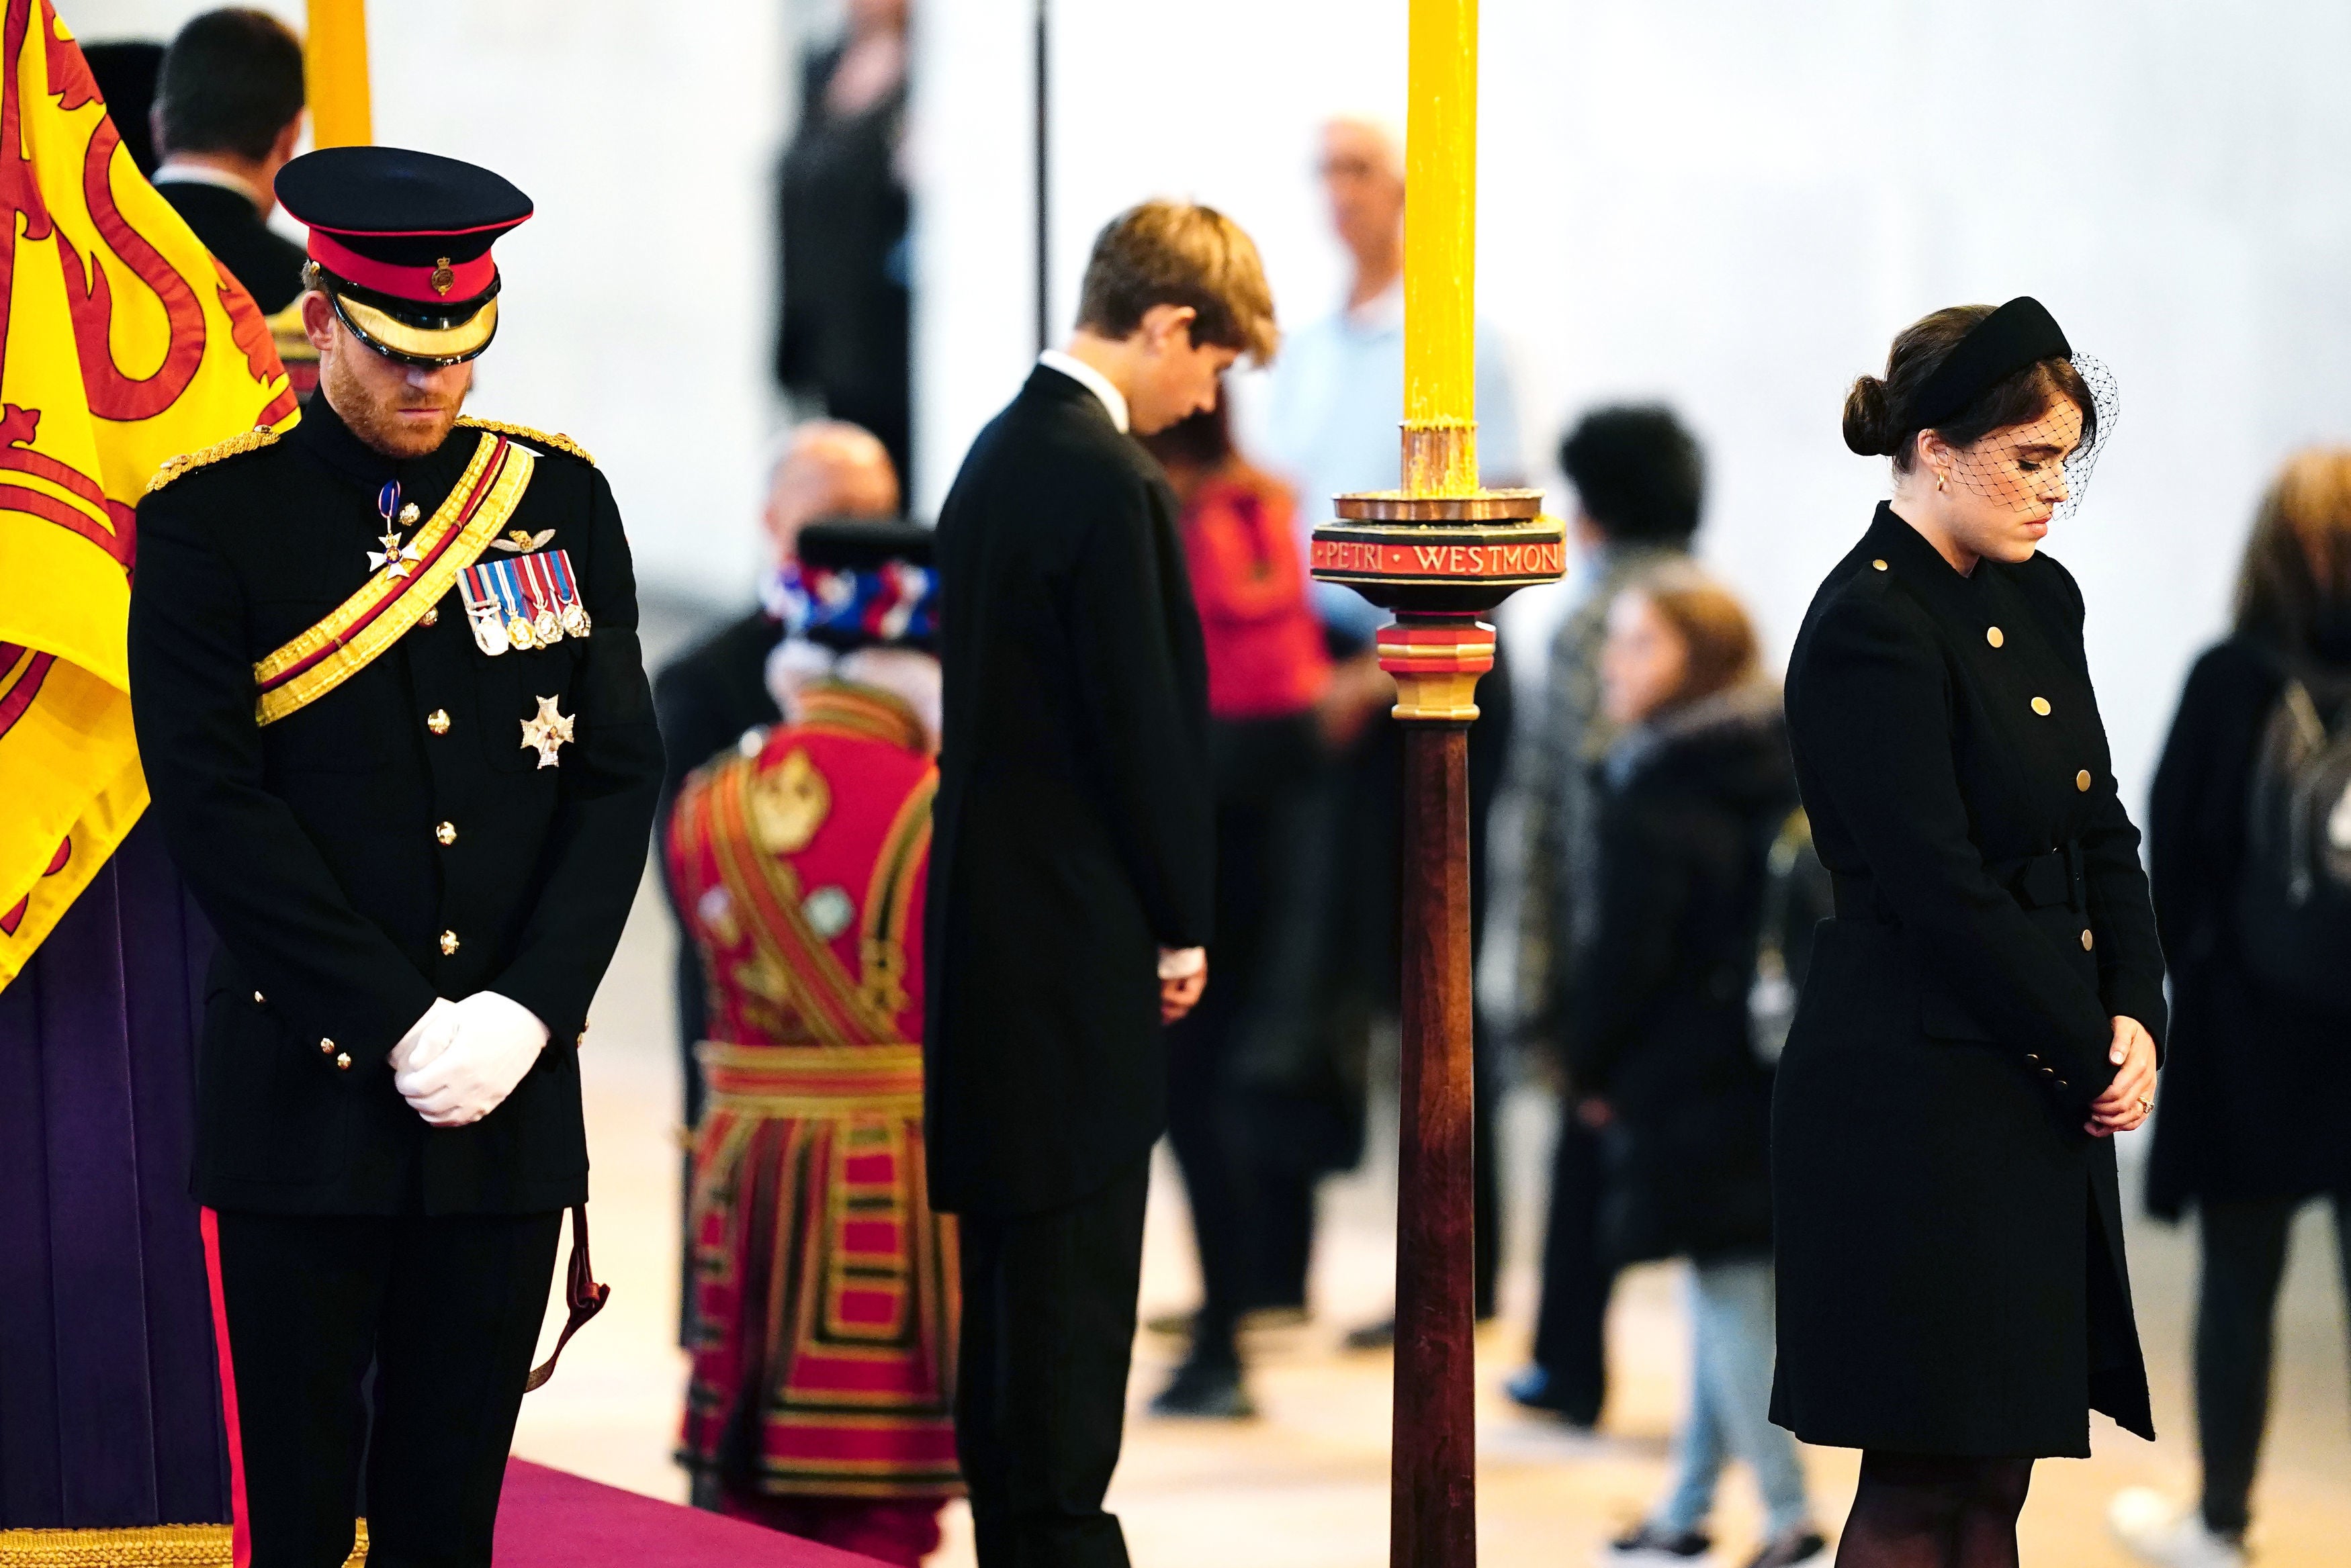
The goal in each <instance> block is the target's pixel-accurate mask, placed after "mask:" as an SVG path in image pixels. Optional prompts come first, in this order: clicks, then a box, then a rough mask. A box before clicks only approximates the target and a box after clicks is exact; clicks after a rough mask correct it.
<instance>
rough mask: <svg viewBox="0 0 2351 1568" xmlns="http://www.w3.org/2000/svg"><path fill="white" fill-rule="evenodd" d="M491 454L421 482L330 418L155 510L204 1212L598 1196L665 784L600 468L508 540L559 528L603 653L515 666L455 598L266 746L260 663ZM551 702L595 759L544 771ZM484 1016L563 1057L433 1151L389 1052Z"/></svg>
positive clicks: (518, 1208) (310, 407)
mask: <svg viewBox="0 0 2351 1568" xmlns="http://www.w3.org/2000/svg"><path fill="white" fill-rule="evenodd" d="M481 435H482V432H481V431H478V430H474V429H469V428H466V427H464V426H460V427H459V428H458V429H457V430H456V431H455V432H453V433H452V435H451V436H450V438H449V440H447V441H444V442H443V443H442V445H441V447H440V449H439V450H438V451H436V452H433V453H432V454H431V455H429V456H426V457H422V458H417V459H413V460H411V461H408V462H392V460H390V459H387V458H384V457H381V456H380V455H379V454H377V453H376V452H372V451H371V450H370V449H369V448H367V447H366V446H364V445H362V444H361V443H360V441H359V440H358V438H357V437H355V436H353V435H352V434H351V432H350V430H349V428H348V427H346V426H345V425H344V424H343V422H342V421H341V420H340V419H339V418H337V417H336V414H335V412H334V410H332V409H331V408H329V406H328V404H327V401H326V400H325V398H324V397H323V396H320V397H314V398H312V399H311V400H309V402H308V404H306V405H305V407H304V410H303V418H302V421H301V423H300V424H298V426H296V427H295V429H294V430H293V431H291V432H289V433H288V434H287V436H285V437H284V438H282V439H281V440H279V441H277V442H276V443H275V444H273V445H270V446H266V447H264V448H262V449H260V450H258V451H255V452H246V453H244V454H241V455H238V456H235V457H230V458H226V459H224V460H222V461H219V462H214V463H212V464H209V465H207V466H205V467H203V468H199V469H197V470H196V471H194V472H191V473H188V474H186V475H184V476H183V477H182V478H180V479H178V480H176V481H174V482H172V483H171V484H169V485H167V486H165V487H164V488H163V489H162V490H159V491H156V492H154V493H152V494H150V495H149V496H147V497H146V499H145V500H144V501H142V502H141V504H140V507H139V567H138V573H137V576H136V578H135V580H134V583H133V586H132V589H131V708H132V713H133V716H134V718H135V721H136V722H137V725H138V730H139V747H140V753H141V758H142V760H143V762H144V763H145V765H146V770H147V779H148V784H149V787H150V788H151V790H152V794H153V797H154V810H155V815H156V816H157V818H158V820H159V821H160V822H161V823H162V828H163V832H164V834H165V836H166V837H167V838H168V840H169V841H170V843H171V846H172V856H173V857H174V858H175V859H176V860H177V861H178V863H179V866H180V869H181V871H182V873H183V875H184V876H185V877H187V879H188V883H189V885H190V887H191V888H193V891H194V893H195V896H196V898H197V901H198V902H199V903H201V904H202V905H203V906H204V913H205V914H206V915H208V916H210V917H211V919H212V922H213V925H214V929H217V930H218V931H219V933H220V940H221V949H220V953H219V956H218V958H217V959H216V960H215V961H214V965H213V969H212V971H211V974H210V977H209V979H208V980H207V981H206V984H205V988H204V989H205V1006H204V1039H203V1044H202V1047H201V1050H200V1053H199V1057H198V1064H197V1086H196V1097H197V1107H196V1116H197V1122H196V1175H195V1191H196V1196H197V1198H198V1199H200V1200H201V1201H203V1202H204V1203H207V1204H210V1205H212V1206H214V1207H215V1208H220V1209H244V1210H263V1211H274V1212H279V1213H309V1214H393V1213H402V1212H415V1211H417V1210H419V1209H420V1208H421V1210H422V1211H423V1212H425V1213H428V1214H437V1213H526V1212H530V1211H534V1210H552V1209H559V1208H562V1207H564V1206H565V1205H568V1204H571V1203H576V1202H580V1201H582V1200H584V1199H585V1198H586V1197H587V1183H588V1149H587V1138H586V1133H585V1129H584V1127H583V1126H582V1123H581V1120H580V1064H579V1061H578V1057H577V1054H576V1050H577V1045H578V1043H579V1041H580V1036H581V1034H582V1032H583V1031H584V1029H585V1028H586V1023H587V1012H588V1004H589V1000H590V997H592V996H593V995H594V993H595V991H596V985H597V982H598V981H600V980H601V978H602V977H603V973H604V969H605V966H606V964H607V963H609V962H610V961H611V956H612V950H613V948H614V947H615V946H616V945H617V944H618V943H619V941H620V937H621V928H622V923H623V922H624V921H625V920H626V919H627V917H628V911H629V904H630V901H631V899H632V897H633V896H634V894H635V891H636V887H637V880H638V877H639V874H640V873H641V871H642V869H643V865H644V856H645V848H646V829H647V827H648V826H650V824H651V821H652V817H653V796H654V793H655V791H656V789H657V788H658V786H659V784H660V777H661V742H660V740H659V737H658V735H657V733H656V732H655V730H654V726H653V702H652V698H651V696H650V694H649V693H648V691H646V687H645V677H644V670H643V663H642V661H641V659H640V657H639V654H638V649H637V607H636V586H635V581H634V578H633V576H632V571H631V567H630V563H629V547H628V542H627V540H626V538H625V537H624V536H623V535H622V528H621V517H620V514H619V512H618V510H617V509H616V508H615V507H614V505H613V504H612V493H611V488H610V487H609V486H608V485H606V483H604V477H603V475H602V474H601V473H599V472H597V471H596V470H595V469H594V468H593V467H592V466H591V465H590V464H589V463H587V462H582V461H580V459H578V458H576V457H572V456H569V455H567V454H566V453H564V452H559V451H552V450H550V451H547V452H542V453H541V455H540V456H539V458H538V467H537V470H536V472H534V473H533V475H532V478H531V481H530V486H529V489H528V491H527V492H526V493H525V494H524V496H523V498H522V501H521V504H520V505H519V506H517V509H516V511H515V513H514V515H513V518H512V520H511V522H510V524H508V525H509V526H510V527H513V528H521V529H528V530H529V531H530V532H532V533H534V534H536V533H538V532H539V531H540V530H543V529H550V528H551V529H553V530H554V531H555V535H554V538H553V539H552V540H551V541H550V542H549V547H553V548H561V549H564V550H567V551H569V555H570V559H571V565H572V567H573V570H574V572H575V574H576V575H577V578H578V581H579V584H580V591H581V594H582V596H583V597H584V601H585V604H586V607H587V609H588V612H589V615H590V617H591V618H592V623H593V624H592V632H591V635H590V637H588V638H586V639H580V638H569V637H567V638H565V639H563V640H562V641H560V642H559V643H557V644H555V645H554V646H553V647H549V648H541V649H532V650H529V651H521V650H516V651H509V652H507V653H505V654H502V655H499V656H498V657H496V658H491V657H488V656H486V655H485V654H483V653H482V652H481V651H480V650H479V649H477V648H476V647H475V643H474V640H473V637H472V635H471V633H470V632H469V630H468V628H467V626H466V619H465V609H464V607H463V603H462V599H461V597H460V595H459V594H458V592H457V591H456V590H455V589H452V590H451V591H450V592H449V593H448V594H446V595H445V596H444V597H443V598H442V599H441V601H440V602H439V604H438V605H437V607H435V611H434V624H433V625H431V626H425V625H422V624H420V625H417V626H414V627H413V628H410V630H409V631H408V632H407V634H406V635H405V636H403V637H402V639H400V640H399V641H398V642H397V643H395V644H394V645H393V646H392V648H391V649H388V650H387V651H385V652H384V653H383V654H382V655H381V657H379V658H378V659H375V660H374V662H372V663H371V664H369V665H368V666H367V667H366V668H365V669H364V670H360V672H359V673H358V674H357V675H355V676H353V677H351V678H350V680H346V681H345V682H344V683H343V684H341V685H340V686H338V687H336V688H335V689H334V690H332V691H329V692H327V693H326V694H325V695H323V696H320V697H319V698H318V699H316V700H315V701H312V702H311V703H309V704H308V706H307V707H304V708H302V709H301V710H300V711H298V712H295V713H292V714H290V715H288V716H287V717H286V718H283V719H281V720H279V721H278V722H276V723H274V724H270V725H268V726H267V727H266V728H265V727H261V726H260V725H258V724H257V722H256V719H255V716H254V677H253V666H254V663H255V662H256V660H258V659H262V658H264V657H266V655H268V654H269V653H271V652H272V651H274V650H275V649H277V648H278V647H280V646H281V645H283V644H284V643H286V642H287V641H288V640H289V639H292V638H293V637H295V636H296V635H297V634H298V633H300V632H301V631H303V630H305V629H306V628H308V627H310V626H312V625H315V624H316V623H317V622H319V620H321V619H323V618H325V617H326V616H327V615H328V613H329V611H331V610H333V609H334V608H335V607H336V606H338V605H339V604H340V603H341V602H342V601H343V600H345V599H346V598H348V597H350V595H351V594H352V593H354V592H355V591H357V590H358V588H359V587H360V585H361V584H362V583H363V582H364V581H365V580H366V579H367V577H368V576H370V567H369V565H368V559H367V555H368V552H369V550H371V549H372V548H374V547H376V535H380V534H381V533H382V531H383V524H382V522H381V519H380V518H379V517H378V515H377V513H376V493H377V490H378V487H379V486H380V485H381V483H383V482H384V481H385V480H386V479H389V478H393V477H397V478H398V479H399V480H400V482H401V484H402V492H403V497H404V499H406V500H410V501H413V502H415V503H417V504H418V505H419V506H420V507H421V509H422V511H423V515H425V516H428V517H429V516H430V515H431V514H432V513H433V510H434V507H436V506H437V505H438V504H440V502H441V501H442V499H443V498H444V496H445V495H446V494H447V493H448V492H449V490H450V488H451V487H452V485H453V484H454V483H455V479H456V477H457V475H458V473H459V472H460V471H461V470H462V469H463V468H464V467H465V462H466V460H467V459H468V458H469V457H470V456H471V455H472V453H473V451H474V448H475V443H476V442H477V441H479V440H480V439H481ZM524 444H526V445H533V444H534V443H531V442H529V441H525V442H524ZM549 696H553V697H556V698H558V699H559V709H560V711H562V712H563V713H565V714H567V715H569V716H571V717H572V718H573V720H574V724H573V733H574V739H573V740H572V742H570V743H569V744H568V745H566V746H564V747H562V748H561V750H560V751H559V753H558V755H559V758H560V762H559V765H557V766H555V767H549V768H541V767H539V766H538V753H536V752H533V751H529V750H526V749H524V748H523V747H522V745H521V744H520V736H521V724H522V722H523V721H525V720H527V719H529V718H531V717H532V716H533V715H535V714H536V713H537V712H538V700H539V699H540V698H543V697H549ZM444 823H445V824H447V825H449V826H450V827H451V828H453V829H454V837H453V839H452V841H451V842H449V843H447V844H446V845H444V844H443V843H441V842H439V837H438V835H437V832H436V830H437V829H438V827H439V826H440V825H442V824H444ZM444 933H448V934H450V935H451V936H453V937H454V938H455V943H454V947H455V950H454V951H448V952H444V945H448V944H444V940H443V937H444ZM476 991H496V992H500V993H502V994H504V995H506V996H507V997H510V998H512V999H513V1000H514V1001H516V1002H520V1003H522V1004H523V1005H524V1006H525V1007H528V1008H529V1009H530V1010H531V1012H534V1013H536V1014H538V1017H539V1019H540V1021H541V1022H543V1023H546V1025H547V1026H548V1029H549V1033H550V1036H551V1038H550V1040H549V1044H548V1047H547V1049H546V1050H545V1051H543V1052H542V1053H540V1054H539V1057H538V1062H537V1064H535V1065H534V1066H533V1067H532V1068H531V1070H530V1072H529V1073H528V1075H525V1077H524V1078H523V1081H522V1082H521V1083H520V1084H518V1085H516V1087H515V1090H514V1093H513V1094H512V1095H511V1096H509V1097H508V1098H507V1101H506V1102H505V1103H504V1104H503V1105H501V1106H498V1107H497V1109H496V1110H494V1111H492V1112H491V1113H490V1114H489V1115H488V1116H486V1117H484V1118H483V1119H482V1120H480V1121H478V1122H476V1123H475V1124H474V1125H472V1126H470V1127H453V1128H434V1127H427V1126H425V1124H424V1123H423V1121H422V1120H421V1119H420V1118H419V1117H418V1116H417V1115H416V1113H415V1112H414V1111H413V1110H411V1109H409V1108H408V1106H407V1105H406V1104H405V1103H404V1102H403V1101H402V1099H401V1098H400V1096H399V1095H398V1093H397V1092H395V1091H394V1089H393V1088H392V1069H391V1067H390V1066H389V1065H388V1064H386V1063H385V1061H384V1056H385V1054H386V1053H387V1052H388V1051H389V1050H390V1049H391V1048H392V1045H393V1044H394V1043H395V1042H397V1041H398V1040H399V1038H400V1036H401V1035H402V1033H405V1032H406V1031H407V1029H408V1027H409V1025H411V1024H412V1023H415V1022H416V1020H417V1019H418V1017H420V1016H421V1015H422V1014H423V1012H424V1010H425V1009H426V1008H427V1007H428V1006H430V1005H431V1003H432V1002H433V1000H434V997H435V996H442V997H447V998H450V999H452V1000H456V999H460V998H463V997H465V996H466V995H468V994H470V993H472V992H476ZM328 1042H332V1048H331V1049H330V1048H329V1045H328V1044H327V1043H328ZM339 1055H348V1056H349V1058H350V1066H349V1067H348V1068H339V1067H338V1066H337V1057H338V1056H339Z"/></svg>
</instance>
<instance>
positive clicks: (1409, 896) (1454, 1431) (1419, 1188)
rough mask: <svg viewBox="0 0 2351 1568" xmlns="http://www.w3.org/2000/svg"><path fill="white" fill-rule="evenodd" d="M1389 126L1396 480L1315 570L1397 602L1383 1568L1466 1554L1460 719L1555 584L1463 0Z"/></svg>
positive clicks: (1471, 28)
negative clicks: (1508, 371) (1491, 232)
mask: <svg viewBox="0 0 2351 1568" xmlns="http://www.w3.org/2000/svg"><path fill="white" fill-rule="evenodd" d="M1409 47H1410V61H1411V89H1410V90H1411V109H1410V112H1409V116H1408V118H1407V119H1406V122H1405V258H1404V299H1405V327H1404V330H1405V358H1404V387H1403V394H1404V397H1403V404H1404V424H1403V431H1402V451H1401V453H1400V464H1399V466H1400V471H1401V473H1402V478H1403V484H1402V486H1401V488H1399V489H1397V490H1394V491H1383V492H1377V493H1366V494H1353V495H1341V496H1337V497H1335V498H1334V502H1335V505H1336V510H1337V512H1338V514H1339V515H1338V520H1337V521H1335V522H1332V523H1330V524H1325V525H1324V526H1322V527H1321V528H1318V529H1316V530H1315V532H1314V548H1313V570H1314V576H1316V577H1317V578H1319V579H1321V580H1322V581H1324V582H1336V583H1344V584H1346V585H1348V586H1349V587H1353V588H1354V589H1356V591H1358V592H1360V593H1362V594H1363V595H1364V597H1366V598H1369V599H1370V600H1371V601H1372V602H1373V603H1374V604H1377V605H1381V606H1384V607H1386V608H1389V609H1392V610H1394V611H1395V612H1396V618H1395V622H1394V623H1393V624H1391V625H1389V626H1387V627H1385V628H1383V629H1382V630H1381V632H1380V635H1379V659H1380V668H1381V669H1383V670H1386V671H1387V672H1388V673H1389V674H1391V675H1393V676H1394V677H1395V682H1396V699H1397V700H1396V705H1395V710H1394V713H1395V718H1396V719H1397V720H1398V721H1399V722H1402V723H1403V724H1404V726H1405V732H1404V781H1403V797H1402V798H1403V823H1402V833H1403V845H1402V854H1401V857H1400V859H1401V864H1402V870H1403V886H1402V889H1401V892H1402V899H1401V902H1402V910H1403V921H1404V929H1403V933H1402V935H1403V941H1402V953H1403V966H1404V972H1403V975H1402V977H1401V979H1402V992H1403V1019H1402V1023H1403V1036H1404V1060H1403V1074H1402V1101H1403V1103H1402V1107H1401V1126H1400V1127H1399V1139H1398V1142H1399V1155H1398V1167H1397V1192H1396V1337H1395V1449H1394V1459H1393V1461H1392V1463H1393V1473H1392V1480H1391V1501H1390V1514H1389V1562H1390V1563H1391V1564H1392V1565H1393V1568H1472V1565H1473V1564H1474V1563H1476V1562H1477V1556H1478V1539H1477V1537H1478V1521H1477V1475H1476V1469H1477V1432H1476V1423H1475V1411H1474V1404H1475V1397H1476V1388H1477V1383H1476V1379H1477V1362H1476V1346H1475V1343H1474V1339H1473V1334H1474V1330H1475V1326H1476V1325H1475V1322H1474V1316H1473V1307H1472V1297H1473V1293H1474V1291H1473V1279H1474V1273H1475V1263H1474V1259H1473V1247H1474V1239H1475V1220H1474V1203H1473V1199H1472V1179H1471V1171H1472V1163H1471V1162H1472V1158H1473V1154H1474V1151H1473V1149H1472V1147H1471V1131H1470V1129H1471V1126H1472V1121H1471V1114H1470V1106H1471V1096H1472V1093H1473V1086H1474V1085H1473V1079H1472V1065H1471V1059H1470V951H1469V784H1468V726H1469V724H1470V722H1472V721H1474V720H1475V719H1476V718H1477V717H1478V704H1477V701H1476V693H1477V687H1478V678H1479V676H1480V675H1482V674H1484V673H1485V672H1486V671H1487V670H1491V669H1492V668H1493V667H1494V628H1492V627H1491V626H1489V625H1488V624H1487V623H1486V622H1485V621H1483V620H1482V619H1480V618H1479V617H1480V615H1481V614H1482V613H1483V612H1484V611H1487V610H1489V609H1491V608H1493V607H1495V606H1496V605H1498V604H1499V603H1501V601H1502V600H1503V599H1504V598H1505V597H1508V596H1509V595H1510V593H1511V592H1513V591H1514V590H1516V589H1518V588H1520V587H1526V586H1528V585H1530V584H1533V583H1545V582H1552V581H1556V580H1557V579H1558V578H1559V576H1560V575H1561V574H1562V571H1563V570H1564V568H1565V566H1566V539H1565V535H1564V532H1563V530H1562V527H1561V525H1560V523H1559V521H1558V520H1557V519H1556V518H1552V517H1545V516H1543V515H1541V502H1542V497H1541V493H1539V492H1537V491H1532V490H1488V489H1485V488H1483V487H1482V486H1481V485H1480V484H1479V478H1478V419H1477V330H1476V323H1475V311H1476V299H1477V290H1476V280H1477V177H1478V5H1477V0H1412V10H1411V22H1410V43H1409Z"/></svg>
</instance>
